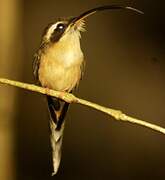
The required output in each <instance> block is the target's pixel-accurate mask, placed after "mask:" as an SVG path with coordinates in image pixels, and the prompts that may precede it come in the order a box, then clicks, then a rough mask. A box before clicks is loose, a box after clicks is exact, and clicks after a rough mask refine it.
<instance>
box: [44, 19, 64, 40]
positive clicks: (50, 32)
mask: <svg viewBox="0 0 165 180" xmlns="http://www.w3.org/2000/svg"><path fill="white" fill-rule="evenodd" d="M61 23H64V22H63V21H58V22H56V23H55V24H53V25H52V26H50V28H49V29H48V31H47V34H46V36H45V37H46V39H47V40H49V39H50V37H51V35H52V33H53V32H54V30H55V29H56V28H57V26H58V24H61Z"/></svg>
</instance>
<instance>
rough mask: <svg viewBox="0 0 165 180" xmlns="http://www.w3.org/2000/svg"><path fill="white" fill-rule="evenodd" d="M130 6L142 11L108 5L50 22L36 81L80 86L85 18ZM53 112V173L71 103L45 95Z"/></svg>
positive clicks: (67, 89) (36, 67) (54, 87)
mask: <svg viewBox="0 0 165 180" xmlns="http://www.w3.org/2000/svg"><path fill="white" fill-rule="evenodd" d="M119 9H128V10H132V11H136V12H138V13H142V12H141V11H139V10H138V9H135V8H132V7H123V6H119V5H106V6H100V7H96V8H93V9H90V10H87V11H85V12H83V13H81V14H80V15H79V16H76V17H69V18H59V19H58V20H57V21H56V22H53V23H50V24H49V25H48V26H47V27H46V28H45V31H44V33H43V36H42V39H41V44H40V47H39V49H38V50H37V52H36V53H35V55H34V61H33V73H34V76H35V79H36V81H37V82H38V83H39V84H40V85H41V86H42V87H45V88H49V89H52V90H56V91H61V92H68V93H71V92H73V90H74V89H75V88H76V87H78V85H79V82H80V79H82V75H83V71H84V67H85V66H84V65H85V61H84V55H83V52H82V50H81V45H80V39H81V32H83V31H85V19H86V18H87V17H88V16H91V15H92V14H94V13H96V12H98V11H104V10H119ZM46 100H47V105H48V110H49V114H50V118H49V124H50V143H51V148H52V162H53V172H52V175H55V174H56V173H57V171H58V169H59V165H60V161H61V147H62V140H63V132H64V126H65V116H66V113H67V111H68V107H69V103H67V102H64V101H62V100H60V99H58V98H55V97H51V96H48V95H47V96H46Z"/></svg>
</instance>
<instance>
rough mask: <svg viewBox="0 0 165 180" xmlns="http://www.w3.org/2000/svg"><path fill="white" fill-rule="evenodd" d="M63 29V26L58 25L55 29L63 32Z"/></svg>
mask: <svg viewBox="0 0 165 180" xmlns="http://www.w3.org/2000/svg"><path fill="white" fill-rule="evenodd" d="M64 28H65V24H62V23H60V24H58V25H57V27H56V30H63V29H64Z"/></svg>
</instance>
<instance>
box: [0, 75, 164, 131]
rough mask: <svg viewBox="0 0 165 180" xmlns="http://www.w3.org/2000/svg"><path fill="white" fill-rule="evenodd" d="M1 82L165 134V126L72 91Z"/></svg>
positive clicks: (9, 81)
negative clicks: (81, 97)
mask: <svg viewBox="0 0 165 180" xmlns="http://www.w3.org/2000/svg"><path fill="white" fill-rule="evenodd" d="M0 83H1V84H7V85H11V86H16V87H19V88H23V89H27V90H29V91H34V92H38V93H41V94H45V95H50V96H54V97H57V98H59V99H62V100H64V101H66V102H68V103H77V104H82V105H85V106H88V107H91V108H93V109H96V110H98V111H101V112H103V113H105V114H108V115H110V116H112V117H114V119H116V120H118V121H124V122H130V123H134V124H138V125H141V126H145V127H147V128H150V129H152V130H155V131H158V132H160V133H163V134H165V128H163V127H160V126H157V125H155V124H151V123H148V122H146V121H143V120H140V119H136V118H133V117H130V116H127V115H126V114H124V113H122V112H121V111H119V110H115V109H111V108H107V107H104V106H101V105H99V104H96V103H92V102H90V101H87V100H84V99H80V98H78V97H76V96H74V95H73V94H70V93H65V92H60V91H54V90H51V89H47V88H42V87H39V86H36V85H33V84H27V83H22V82H18V81H13V80H9V79H4V78H0Z"/></svg>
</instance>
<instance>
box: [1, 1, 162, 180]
mask: <svg viewBox="0 0 165 180" xmlns="http://www.w3.org/2000/svg"><path fill="white" fill-rule="evenodd" d="M111 3H113V4H120V3H121V4H123V5H129V6H133V7H136V8H138V9H140V10H143V11H144V12H145V14H144V15H138V14H136V13H134V12H131V11H113V12H108V11H107V12H102V13H98V14H96V15H94V16H91V17H90V18H88V20H87V24H86V25H87V27H86V29H87V31H86V32H85V33H83V34H82V41H81V43H82V49H83V52H84V55H85V59H86V71H85V75H84V79H83V81H81V83H80V87H79V90H78V91H77V92H75V94H76V95H77V96H78V97H82V98H84V99H87V100H91V101H93V102H97V103H99V104H101V105H105V106H108V107H112V108H115V109H120V110H122V111H123V112H125V113H127V114H129V115H131V116H133V117H138V118H141V119H144V120H146V121H148V122H151V123H155V124H157V125H160V126H163V127H165V109H164V102H165V83H164V82H165V51H164V48H165V36H164V34H165V24H164V18H165V12H164V6H165V2H164V1H163V0H157V1H156V0H153V1H150V0H131V1H129V0H127V1H126V0H123V1H120V0H112V1H111V0H97V1H93V0H84V1H76V0H70V1H62V0H61V1H56V0H35V1H34V0H26V1H25V0H1V6H0V22H1V23H0V42H1V43H0V77H5V78H9V79H15V80H19V81H23V82H29V83H34V78H33V74H32V60H33V54H34V53H35V51H36V50H37V49H38V47H39V44H40V39H41V35H42V32H43V29H44V28H45V26H46V25H47V24H48V23H50V22H55V21H56V18H58V17H67V16H76V15H78V14H80V13H81V12H83V11H85V10H87V9H90V8H93V7H95V6H100V5H105V4H111ZM164 150H165V136H164V135H162V134H159V133H157V132H154V131H152V130H150V129H146V128H144V127H139V126H137V125H133V124H130V123H123V122H116V121H114V120H113V118H110V117H108V116H106V115H104V114H102V113H100V112H97V111H95V110H92V109H88V108H87V107H84V106H81V105H77V104H76V105H75V104H73V105H71V108H70V110H69V113H68V115H67V123H66V128H65V134H64V141H63V154H62V161H61V166H60V169H59V172H58V174H57V175H56V176H54V177H51V176H50V174H51V170H52V164H51V153H50V151H51V148H50V143H49V128H48V112H47V107H46V101H45V98H44V96H43V95H39V94H36V93H31V92H28V91H25V90H22V89H17V88H14V87H7V86H1V88H0V179H1V180H38V179H39V180H46V179H47V180H49V179H50V180H51V179H58V180H63V179H80V180H88V179H95V180H97V179H98V180H100V179H115V180H120V179H122V180H129V179H130V180H132V179H134V180H139V179H140V180H145V179H150V180H152V179H153V180H155V179H160V180H163V179H165V168H164V167H165V156H164Z"/></svg>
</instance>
